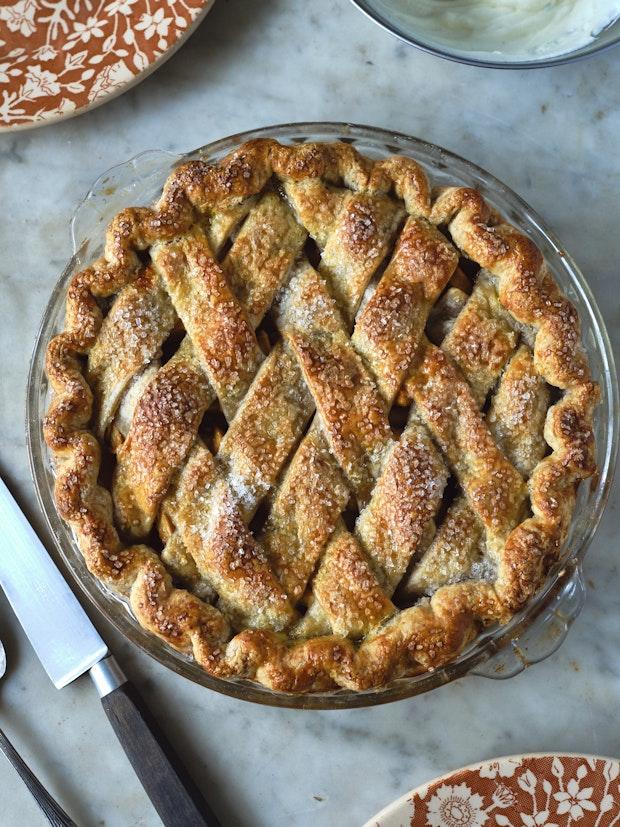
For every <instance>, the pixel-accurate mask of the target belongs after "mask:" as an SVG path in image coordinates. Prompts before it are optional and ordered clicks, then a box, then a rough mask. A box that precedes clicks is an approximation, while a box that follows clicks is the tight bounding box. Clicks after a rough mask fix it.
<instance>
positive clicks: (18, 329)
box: [0, 0, 620, 827]
mask: <svg viewBox="0 0 620 827" xmlns="http://www.w3.org/2000/svg"><path fill="white" fill-rule="evenodd" d="M300 120H342V121H352V122H358V123H367V124H373V125H376V126H382V127H387V128H389V129H395V130H400V131H403V132H407V133H410V134H414V135H417V136H419V137H422V138H424V139H426V140H429V141H433V142H435V143H438V144H441V145H443V146H445V147H447V148H449V149H451V150H454V151H456V152H457V153H459V154H461V155H463V156H465V157H468V158H470V159H471V160H473V161H475V162H477V163H479V164H481V165H482V166H484V167H486V168H487V169H488V170H490V171H491V172H493V173H494V174H496V175H497V176H498V177H500V178H502V179H503V180H504V181H506V182H507V183H508V184H509V185H510V186H512V187H513V188H514V189H515V190H516V191H517V192H518V193H519V194H520V195H522V196H523V197H524V198H525V199H526V200H527V201H529V202H530V203H531V204H532V206H533V207H534V208H535V209H537V210H538V211H539V212H540V213H541V214H542V215H543V216H544V217H545V218H546V219H547V221H548V223H549V224H550V225H551V226H552V227H553V228H554V229H555V230H556V232H557V233H558V235H559V236H560V237H561V238H562V239H563V240H564V242H565V245H566V247H567V249H568V250H569V251H570V253H572V255H573V256H574V257H575V259H576V260H577V262H578V263H579V264H580V266H581V268H582V269H583V271H584V273H585V275H586V277H587V278H588V279H589V281H590V284H591V286H592V289H593V291H594V293H595V295H596V297H597V298H598V301H599V303H600V306H601V307H602V309H603V314H604V316H605V317H606V320H607V325H608V329H609V332H610V334H611V336H612V339H614V344H615V346H616V348H618V346H619V345H620V289H618V261H619V250H618V229H617V228H618V218H619V212H620V205H619V200H618V188H619V186H620V185H619V183H618V182H619V181H620V156H619V155H618V152H617V139H618V135H619V134H620V48H619V49H616V50H615V51H613V50H612V51H610V52H608V53H606V54H604V55H601V56H598V57H594V58H593V59H591V60H588V61H585V62H581V63H577V64H573V65H569V66H562V67H558V68H555V69H548V70H539V71H533V72H523V71H520V72H510V71H492V70H480V69H474V68H470V67H466V66H460V65H458V64H453V63H449V62H445V61H441V60H439V59H435V58H433V57H431V56H428V55H424V54H422V53H419V52H417V51H415V50H414V49H412V48H409V47H407V46H405V45H403V44H400V43H399V42H398V41H397V40H395V39H394V38H392V37H391V36H390V35H388V34H387V33H385V32H383V31H381V30H380V29H379V28H378V27H376V26H375V25H374V24H372V23H371V22H370V21H369V20H367V19H366V18H364V17H363V16H362V15H361V14H360V13H359V12H358V11H357V10H356V9H355V8H354V7H353V5H352V4H350V3H349V2H347V0H315V2H313V3H308V2H306V0H271V2H266V1H265V0H263V2H257V0H218V2H217V3H216V5H215V8H214V9H213V11H212V12H211V13H210V14H209V16H208V17H207V18H206V20H205V22H204V23H203V25H202V26H201V27H200V29H199V30H198V31H197V33H196V34H195V35H194V36H193V37H192V38H191V39H190V41H189V42H188V43H187V44H186V45H185V46H184V47H183V48H182V49H181V50H180V51H179V52H178V53H177V54H176V55H175V56H174V57H173V58H172V59H171V60H170V61H169V62H168V63H166V64H165V65H164V66H163V67H161V68H160V69H159V70H158V71H157V72H156V73H155V74H153V75H152V76H151V77H149V78H148V79H147V80H146V81H145V82H144V83H142V84H141V85H139V86H138V87H136V88H134V89H133V90H131V91H130V92H128V93H127V94H125V95H123V96H122V97H120V98H118V99H116V100H114V101H113V102H111V103H109V104H107V105H105V106H103V107H101V108H99V109H97V110H95V111H93V112H91V113H88V114H86V115H82V116H81V117H79V118H77V119H74V120H70V121H67V122H65V123H61V124H58V125H55V126H50V127H47V128H45V129H41V130H36V131H31V132H25V133H17V134H15V135H6V134H4V135H0V194H1V197H2V218H1V219H0V251H1V255H0V284H1V288H2V293H1V295H2V299H1V301H0V353H1V354H2V369H1V382H0V473H1V474H2V475H3V476H4V478H5V479H6V480H7V482H8V483H9V484H10V486H11V487H12V489H13V491H14V493H15V494H16V496H17V497H18V498H19V499H20V502H21V504H22V506H23V507H24V509H25V510H26V512H27V513H28V514H29V516H30V517H31V519H32V521H33V523H34V524H35V525H36V526H37V527H38V528H39V529H40V531H41V533H42V535H43V536H45V532H44V530H43V526H42V520H41V517H40V515H39V514H38V513H37V510H36V505H35V502H34V497H33V489H32V485H31V481H30V475H29V471H28V463H27V456H26V448H25V444H24V426H23V421H24V406H25V383H26V373H27V369H28V361H29V358H30V353H31V349H32V345H33V342H34V336H35V331H36V329H37V326H38V323H39V319H40V317H41V314H42V312H43V308H44V306H45V304H46V301H47V298H48V295H49V293H50V290H51V288H52V285H53V284H54V282H55V280H56V279H57V277H58V274H59V272H60V270H61V268H62V267H63V265H64V264H65V262H66V260H67V258H68V257H69V254H70V239H69V229H68V228H69V219H70V216H71V214H72V211H73V209H74V207H75V205H76V203H77V202H78V200H79V199H80V197H81V196H82V195H83V194H84V193H85V191H86V190H87V188H88V187H89V185H90V184H91V182H92V181H93V180H94V178H95V177H96V176H97V175H99V174H100V173H101V172H102V171H104V170H106V169H107V168H109V167H110V166H112V165H113V164H116V163H119V162H120V161H123V160H125V159H126V158H129V157H130V156H132V155H134V154H136V153H137V152H140V151H141V150H144V149H149V148H157V147H159V148H163V149H169V150H175V151H180V150H184V149H190V148H193V147H195V146H199V145H201V144H205V143H207V142H208V141H210V140H213V139H215V138H217V137H220V136H222V135H227V134H231V133H233V132H237V131H240V130H244V129H249V128H252V127H256V126H260V125H265V124H269V123H281V122H286V121H300ZM618 518H619V515H618V510H617V506H615V504H614V495H613V493H612V498H611V501H610V505H609V507H608V510H607V513H606V516H605V518H604V521H603V523H602V525H601V528H600V530H599V532H598V534H597V537H596V539H595V541H594V543H593V545H592V548H591V551H590V553H589V555H588V558H587V562H586V577H587V578H588V582H589V595H588V600H587V604H586V607H585V609H584V611H583V613H582V615H581V617H580V618H579V619H578V621H577V622H576V624H575V625H574V627H573V629H572V631H571V632H570V635H569V637H568V639H567V641H566V642H565V644H564V645H563V646H562V648H561V649H560V650H559V651H558V652H557V653H556V654H555V655H554V656H552V657H551V658H549V659H548V660H547V661H546V662H544V663H542V664H540V665H538V666H535V667H533V668H531V669H529V670H527V671H526V672H525V673H523V674H521V675H520V676H518V677H517V678H514V679H512V680H509V681H490V680H486V679H483V678H473V677H470V678H465V679H463V680H461V681H458V682H456V683H454V684H451V685H449V686H446V687H443V688H442V689H439V690H435V691H434V692H432V693H430V694H428V695H425V696H422V697H419V698H416V699H411V700H408V701H402V702H400V703H396V704H392V705H388V706H383V707H377V708H374V709H361V710H356V711H347V712H296V711H286V710H280V709H270V708H266V707H259V706H251V705H249V704H245V703H242V702H240V701H235V700H231V699H228V698H225V697H223V696H220V695H217V694H215V693H211V692H209V691H208V690H205V689H202V688H200V687H198V686H194V685H192V684H191V683H189V682H188V681H185V680H183V679H182V678H180V677H177V676H176V675H174V674H172V673H170V672H168V671H166V670H165V669H164V668H163V667H161V666H159V665H158V664H157V663H155V662H154V661H152V660H151V659H150V658H148V657H147V656H146V655H144V654H142V653H141V652H139V651H137V650H136V649H135V648H134V647H133V646H132V645H130V644H129V643H127V642H124V641H123V640H122V639H121V638H120V636H119V635H118V634H117V633H116V632H115V631H114V630H113V629H112V628H111V627H110V626H109V624H108V623H107V622H106V621H105V620H103V619H102V618H101V617H98V616H96V615H95V613H94V611H91V616H92V617H93V619H94V620H95V622H96V624H97V626H98V628H99V629H100V631H101V632H102V634H103V635H104V636H105V638H106V639H107V640H108V641H109V643H110V645H111V648H112V649H113V651H114V652H115V653H116V654H117V655H118V657H119V659H120V660H121V661H122V663H123V665H124V666H125V667H126V671H127V672H128V673H129V675H130V676H131V677H132V678H133V679H134V680H135V682H136V683H137V685H138V686H139V688H140V690H141V691H142V692H143V693H144V695H145V697H146V698H147V699H148V702H149V704H151V705H152V707H153V709H154V711H155V713H156V714H157V716H158V718H159V720H160V721H161V723H162V726H163V727H164V729H165V730H166V732H167V734H168V735H169V737H170V739H171V741H172V742H173V743H174V744H175V745H176V747H177V748H178V749H179V751H180V752H181V753H182V754H183V756H184V757H185V759H186V761H187V763H188V765H189V766H190V768H191V770H192V772H193V773H194V775H195V777H196V778H197V779H198V781H199V782H200V783H201V785H202V787H203V789H204V790H205V791H206V793H207V795H208V797H209V798H210V799H211V801H212V803H213V805H214V807H215V809H216V810H217V812H218V813H219V814H220V816H221V818H222V821H223V823H224V824H225V825H227V827H250V825H251V826H252V827H255V826H256V827H280V825H282V826H284V825H290V824H295V825H296V827H327V826H328V825H330V826H331V825H339V827H340V826H342V827H349V826H350V825H351V827H353V825H359V824H361V823H362V822H363V821H365V820H366V819H367V818H369V817H370V816H371V815H372V814H373V813H374V812H375V811H377V810H378V809H380V808H381V807H382V806H383V805H385V804H387V803H388V802H389V801H391V800H392V799H394V798H395V797H397V796H399V795H401V794H402V793H404V792H406V791H407V790H408V789H409V788H411V787H413V786H415V785H417V784H419V783H422V782H423V781H426V780H429V779H431V778H432V777H434V776H436V775H438V774H440V773H444V772H446V771H448V770H450V769H453V768H456V767H458V766H461V765H464V764H468V763H470V762H474V761H478V760H481V759H484V758H490V757H493V756H497V755H505V754H511V753H518V752H535V751H552V750H562V751H579V752H586V753H598V754H603V755H615V756H618V755H620V730H619V729H618V726H617V720H618V718H617V710H618V709H619V708H620V654H619V653H620V623H619V622H618V617H620V589H619V588H618V579H617V578H618V562H617V561H618V559H619V558H618V541H617V537H618V534H619V530H620V523H619V520H618ZM50 545H51V544H50ZM89 611H90V610H89ZM0 637H1V638H2V640H3V641H4V643H5V646H6V649H7V656H8V672H7V676H6V678H5V680H4V681H3V682H2V685H1V687H0V726H1V727H2V728H3V729H4V730H5V731H6V732H7V734H8V735H9V737H10V738H12V740H13V741H14V743H15V744H16V746H18V748H19V749H20V751H21V752H22V754H23V756H24V757H25V758H26V759H27V760H28V762H29V763H30V764H31V766H32V768H33V769H34V770H35V771H36V772H37V773H38V775H39V776H40V777H41V778H42V779H44V781H45V783H46V784H47V785H48V787H49V789H50V790H51V791H52V792H53V794H55V795H56V796H57V797H58V798H59V799H60V800H61V801H62V803H63V804H64V806H65V807H66V809H67V810H68V811H69V812H70V813H71V814H72V815H73V817H74V819H75V820H76V821H77V822H79V823H80V824H81V825H86V827H96V825H106V826H107V827H121V825H123V827H125V825H145V827H146V825H148V826H149V827H150V825H153V827H154V826H155V825H157V824H159V821H158V818H157V816H156V815H155V813H154V811H153V809H152V808H151V806H150V803H149V801H148V800H147V798H146V796H145V794H144V792H143V791H142V789H141V788H140V786H139V784H138V782H137V780H136V778H135V776H134V775H133V772H132V771H131V769H130V767H129V764H128V762H127V760H126V758H125V756H124V753H123V752H122V750H121V748H120V746H119V745H118V743H117V742H116V739H115V736H114V734H113V732H112V730H111V729H110V727H109V725H108V723H107V720H106V719H105V716H104V714H103V712H102V710H101V708H100V705H99V701H98V699H97V697H96V693H95V692H94V690H93V687H92V686H91V684H90V682H89V681H88V680H87V679H81V680H78V681H76V682H75V683H74V684H72V685H71V686H69V687H67V688H66V689H64V690H62V691H61V692H57V691H56V690H55V689H54V688H53V687H52V685H51V684H50V683H49V681H48V679H47V677H46V675H45V674H44V672H43V670H42V668H41V667H40V665H39V663H38V662H37V660H36V659H35V657H34V655H33V653H32V651H31V649H30V647H29V645H28V642H27V641H26V639H25V638H24V636H23V635H22V633H21V631H20V630H19V628H18V625H17V623H16V621H15V618H14V617H13V616H12V615H11V613H10V611H9V610H8V607H7V605H6V603H5V601H4V598H2V597H0ZM43 823H44V820H43V818H42V816H41V815H40V813H39V812H38V811H37V808H36V806H35V805H34V804H33V802H32V800H31V799H30V797H29V794H28V793H27V792H26V790H25V788H23V787H22V785H21V782H20V781H19V780H18V779H17V776H16V775H15V774H14V772H13V770H12V769H11V767H10V766H9V765H8V764H7V763H6V762H5V761H4V760H0V824H2V825H13V824H27V825H29V826H30V825H33V827H35V826H36V825H39V824H43Z"/></svg>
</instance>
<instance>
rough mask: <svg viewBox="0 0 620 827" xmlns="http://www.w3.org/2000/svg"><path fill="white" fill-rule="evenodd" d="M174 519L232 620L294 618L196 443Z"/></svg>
mask: <svg viewBox="0 0 620 827" xmlns="http://www.w3.org/2000/svg"><path fill="white" fill-rule="evenodd" d="M176 500H177V502H176V507H174V508H173V509H172V510H173V513H174V519H175V522H176V525H177V527H178V530H179V533H180V536H181V537H182V539H183V543H184V545H185V547H186V548H187V550H188V552H189V553H190V555H191V556H192V558H193V560H194V561H195V563H196V566H197V568H198V570H199V572H200V574H201V575H202V576H203V577H204V578H205V579H206V580H207V582H208V583H209V584H210V585H211V586H212V587H213V588H214V589H215V591H216V592H217V594H218V595H219V602H220V605H221V606H222V607H223V609H224V612H225V614H226V615H227V616H228V617H230V618H232V619H233V622H234V623H235V625H238V626H241V627H243V626H251V627H255V628H262V627H265V628H269V629H281V628H283V627H284V626H285V625H287V624H288V623H289V622H290V621H291V620H292V619H293V617H294V614H293V610H292V608H291V606H290V604H289V603H288V599H287V597H286V593H285V592H284V590H283V589H282V586H281V585H280V584H279V583H278V581H277V579H276V578H275V577H274V576H273V574H272V572H271V569H270V567H269V565H268V563H267V561H266V559H265V557H264V555H263V554H262V552H261V551H260V549H259V548H258V546H257V544H256V543H255V541H254V539H253V537H252V535H251V534H250V532H249V531H248V528H247V526H246V525H245V523H244V522H243V520H242V519H241V516H240V514H239V510H238V508H237V506H236V502H235V498H234V495H233V492H232V491H231V490H230V487H229V485H228V483H227V482H226V480H225V479H224V478H223V477H222V475H221V473H220V471H219V469H218V465H217V463H216V461H215V460H214V458H213V456H212V455H211V454H210V452H209V451H207V449H206V448H204V446H201V445H200V444H196V446H195V447H194V449H193V450H192V453H191V455H190V457H189V459H188V462H187V464H186V466H185V468H184V469H183V472H182V474H181V479H180V481H179V485H178V487H177V489H176Z"/></svg>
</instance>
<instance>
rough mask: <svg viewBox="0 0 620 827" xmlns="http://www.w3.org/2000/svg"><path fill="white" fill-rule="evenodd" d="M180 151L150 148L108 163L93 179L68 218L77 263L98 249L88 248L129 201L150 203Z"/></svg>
mask: <svg viewBox="0 0 620 827" xmlns="http://www.w3.org/2000/svg"><path fill="white" fill-rule="evenodd" d="M183 157H184V156H183V155H179V154H176V153H173V152H166V151H165V150H163V149H149V150H146V152H141V153H140V154H139V155H136V156H134V157H133V158H131V159H130V160H129V161H125V162H124V163H122V164H118V165H117V166H114V167H111V169H108V170H107V171H106V172H104V173H103V174H102V175H100V176H99V178H97V180H96V181H94V182H93V184H92V185H91V187H90V189H89V190H88V192H87V193H86V195H85V196H84V198H83V199H82V200H81V201H80V203H79V204H78V205H77V207H76V208H75V212H74V213H73V217H72V219H71V240H72V243H73V252H74V253H75V255H76V261H75V264H76V266H77V267H84V266H86V265H87V264H88V262H89V261H90V260H91V258H92V256H93V255H98V254H99V253H100V252H101V251H100V250H93V249H91V248H90V247H91V241H90V239H93V238H100V237H101V236H102V234H103V232H104V231H105V228H106V227H107V225H108V224H109V223H110V221H112V219H113V218H114V216H115V215H116V214H117V213H118V212H120V210H122V209H124V208H125V207H126V206H127V205H128V204H145V205H147V204H152V203H153V202H154V201H155V200H156V199H157V197H158V196H159V195H160V194H161V189H162V187H163V185H164V183H165V181H166V179H167V178H168V176H169V175H170V172H171V170H172V168H173V167H174V166H176V165H177V164H178V163H179V162H180V161H181V160H182V159H183Z"/></svg>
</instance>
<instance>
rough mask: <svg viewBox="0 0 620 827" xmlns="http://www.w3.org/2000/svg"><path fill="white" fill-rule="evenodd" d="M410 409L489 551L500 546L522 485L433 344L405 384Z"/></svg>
mask: <svg viewBox="0 0 620 827" xmlns="http://www.w3.org/2000/svg"><path fill="white" fill-rule="evenodd" d="M408 386H409V389H410V392H411V394H412V396H413V398H414V399H415V404H416V408H417V410H418V412H419V414H420V416H421V417H422V418H423V420H424V422H425V424H426V425H427V427H428V428H429V430H430V432H431V433H432V434H433V436H434V438H435V440H436V441H437V444H438V445H439V447H440V448H441V450H442V452H443V454H444V456H445V457H446V458H447V460H448V462H449V463H450V466H451V468H452V469H453V471H454V473H455V474H456V476H457V478H458V480H459V482H460V484H461V487H462V488H463V491H464V492H465V494H466V496H467V498H468V500H469V502H470V504H471V506H472V508H473V509H474V511H475V512H476V514H477V515H478V516H479V518H480V519H481V520H482V522H483V524H484V526H485V528H486V531H487V539H488V542H489V545H490V547H491V548H493V547H497V548H500V547H501V546H502V545H503V543H504V542H505V539H506V536H507V535H508V532H509V531H510V530H511V529H512V528H514V526H515V525H516V524H517V522H518V521H519V518H520V516H521V512H522V510H523V506H524V502H525V497H526V487H525V485H524V483H523V480H522V478H521V476H520V474H519V473H518V471H517V470H516V469H515V468H514V466H512V465H511V464H510V463H509V462H508V460H507V459H506V458H505V457H504V455H503V454H502V452H501V451H500V450H499V449H498V447H497V446H496V444H495V442H494V440H493V438H492V436H491V434H490V432H489V430H488V428H487V426H486V424H485V422H484V418H483V417H482V415H481V414H480V412H479V410H478V406H477V404H476V401H475V399H474V397H473V395H472V392H471V391H470V389H469V386H468V384H467V383H466V382H465V381H464V379H463V378H462V376H461V374H460V373H459V372H458V370H457V369H456V368H455V366H454V364H453V363H452V362H451V361H450V359H449V358H448V356H447V355H446V354H445V353H444V352H443V351H441V350H439V349H438V348H436V347H435V346H434V345H432V344H430V342H429V343H427V344H426V345H424V346H423V347H422V348H421V358H420V361H419V364H417V365H416V368H415V370H414V372H413V373H412V376H411V378H410V380H409V381H408Z"/></svg>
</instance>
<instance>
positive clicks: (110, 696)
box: [91, 656, 221, 827]
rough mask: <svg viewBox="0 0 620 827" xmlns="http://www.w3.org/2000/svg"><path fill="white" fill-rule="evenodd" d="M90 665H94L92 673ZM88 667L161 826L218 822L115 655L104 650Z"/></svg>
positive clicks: (216, 825)
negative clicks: (161, 822) (96, 662)
mask: <svg viewBox="0 0 620 827" xmlns="http://www.w3.org/2000/svg"><path fill="white" fill-rule="evenodd" d="M93 670H98V671H97V673H96V674H93ZM93 670H91V677H92V678H93V680H94V682H95V684H96V685H97V688H98V690H99V694H100V695H101V703H102V705H103V708H104V709H105V712H106V715H107V716H108V718H109V720H110V723H111V724H112V727H113V728H114V731H115V733H116V737H117V738H118V740H119V741H120V742H121V746H122V747H123V749H124V750H125V753H126V754H127V757H128V758H129V760H130V761H131V764H132V766H133V768H134V770H135V772H136V775H137V776H138V778H139V779H140V782H141V784H142V786H143V787H144V789H145V790H146V793H147V795H148V797H149V798H150V799H151V802H152V804H153V806H154V807H155V809H156V810H157V812H158V814H159V817H160V818H161V820H162V821H163V823H164V824H165V826H166V827H221V825H220V822H219V821H218V819H217V818H216V817H215V815H214V813H213V811H212V810H211V808H210V807H209V805H208V804H207V802H206V801H205V799H204V798H203V797H202V794H201V793H200V790H199V789H198V787H197V786H196V784H195V783H194V781H193V780H192V779H191V777H190V775H189V773H188V772H187V770H186V769H185V767H184V766H183V764H182V762H181V760H180V758H179V757H178V755H177V754H176V753H175V751H174V749H173V748H172V746H171V744H170V743H169V741H168V740H167V738H166V736H165V735H164V733H163V732H162V730H161V729H160V727H159V724H158V723H157V721H156V720H155V718H154V717H153V716H152V714H151V712H150V711H149V709H148V708H147V706H146V704H145V703H144V701H143V700H142V698H141V697H140V695H139V693H138V691H137V689H136V688H135V687H134V686H133V684H131V683H130V682H129V681H128V680H127V679H126V678H125V676H124V674H123V673H122V671H121V670H120V668H119V667H118V665H117V664H116V661H114V658H113V657H112V656H109V657H108V658H106V659H105V660H103V661H101V662H100V663H99V664H97V666H95V667H93ZM105 670H107V672H108V680H107V684H106V679H105V676H104V678H103V680H102V672H104V671H105ZM110 675H112V680H109V676H110ZM115 684H116V685H115ZM102 687H103V690H105V694H103V693H102ZM107 690H109V691H107Z"/></svg>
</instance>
